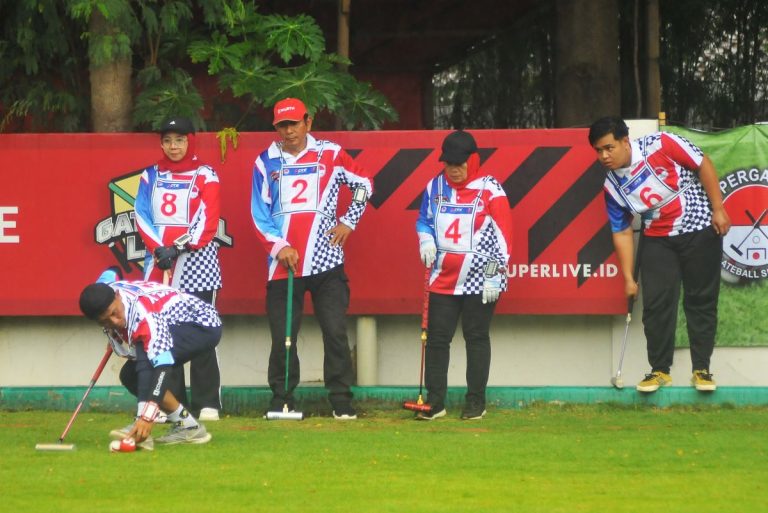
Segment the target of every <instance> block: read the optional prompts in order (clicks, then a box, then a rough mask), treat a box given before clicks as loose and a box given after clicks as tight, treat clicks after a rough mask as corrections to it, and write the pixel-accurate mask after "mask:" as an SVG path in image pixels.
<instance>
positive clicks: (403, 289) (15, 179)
mask: <svg viewBox="0 0 768 513" xmlns="http://www.w3.org/2000/svg"><path fill="white" fill-rule="evenodd" d="M447 133H448V132H446V131H418V132H416V131H414V132H409V131H400V132H330V133H319V132H318V133H316V134H314V135H315V136H317V137H319V138H325V139H330V140H333V141H336V142H338V143H340V144H341V145H342V146H343V147H344V148H345V149H346V150H347V151H348V152H349V153H350V154H351V155H352V156H353V157H354V158H355V160H357V161H358V162H359V163H360V164H361V165H362V166H364V167H365V168H366V169H367V170H368V171H369V172H370V174H371V175H372V176H373V178H374V195H373V196H372V197H371V199H370V205H369V207H368V209H367V210H366V213H365V215H364V216H363V219H362V221H361V223H360V225H359V226H358V227H357V229H356V230H355V232H354V233H353V234H352V236H351V238H350V240H349V242H348V244H347V246H346V248H345V251H346V264H345V267H346V269H347V274H348V275H349V277H350V284H351V288H352V303H351V305H350V313H352V314H416V313H419V312H420V311H421V305H420V302H421V297H422V296H421V287H422V279H423V266H422V264H421V263H420V260H419V252H418V239H417V236H416V232H415V222H416V217H417V214H418V207H419V205H420V201H421V195H422V193H423V190H424V187H425V186H426V183H427V181H428V180H429V179H430V178H431V177H432V176H434V175H435V174H437V173H439V172H440V171H441V165H440V162H438V160H437V158H438V156H439V154H440V151H439V148H440V144H441V142H442V139H443V138H444V137H445V135H446V134H447ZM472 133H473V134H474V135H475V138H476V139H477V142H478V146H479V148H480V150H479V151H480V155H481V161H482V170H484V171H486V172H488V173H490V174H492V175H494V176H495V177H496V178H497V179H498V180H499V181H500V182H501V183H502V184H503V186H504V188H505V190H506V192H507V195H508V197H509V203H510V208H511V209H512V216H513V220H514V233H513V247H512V258H511V262H510V269H509V274H510V285H511V289H510V291H508V292H507V293H505V294H503V295H502V299H501V300H500V303H499V306H498V309H497V312H498V313H502V314H620V313H623V310H624V308H625V305H626V302H625V301H624V299H623V293H622V282H621V279H620V277H619V276H618V270H617V266H616V257H615V255H614V254H613V248H612V244H611V238H610V232H609V230H608V226H607V218H606V214H605V206H604V202H603V196H602V191H601V188H602V181H603V177H604V172H603V171H602V170H601V169H600V166H599V165H598V164H597V163H596V161H595V155H594V151H593V150H592V149H591V148H590V146H589V144H588V143H587V141H586V131H585V130H580V129H573V130H476V131H472ZM274 137H275V134H272V133H243V134H240V137H239V140H238V145H237V149H233V148H232V146H231V145H230V146H229V148H228V150H227V152H226V161H225V162H223V163H222V162H221V151H220V145H219V141H218V139H217V138H216V135H215V134H213V133H202V134H198V136H197V149H198V154H199V155H200V157H201V158H202V159H203V160H204V161H206V162H208V163H209V164H211V165H212V166H213V167H214V168H215V169H216V171H217V173H218V174H219V177H220V179H221V193H222V222H221V224H220V227H219V234H218V238H219V240H220V242H221V243H222V249H221V251H220V256H221V262H222V272H223V279H224V286H223V289H222V291H221V293H220V296H219V300H218V306H219V309H220V310H221V312H222V313H223V314H257V315H263V314H264V307H265V301H264V295H265V280H266V278H265V276H266V254H265V253H264V250H263V249H262V248H261V246H259V245H258V244H257V243H256V239H255V236H254V228H253V226H252V223H251V218H250V210H249V209H250V194H251V172H252V165H253V161H254V160H255V158H256V156H257V155H258V153H259V152H260V151H262V150H263V149H264V148H266V146H267V145H268V144H269V143H270V142H271V141H272V140H273V139H274ZM160 155H161V150H160V144H159V137H158V136H157V135H155V134H71V135H70V134H25V135H13V134H10V135H0V165H2V186H1V187H0V269H2V287H0V315H77V314H79V312H78V307H77V298H78V296H79V293H80V291H81V290H82V288H83V287H84V286H85V285H86V284H87V283H89V282H91V281H93V280H94V279H95V278H96V277H97V276H98V275H99V274H100V272H101V271H102V270H103V269H104V268H106V267H108V266H110V265H115V264H119V265H122V266H123V267H124V269H125V270H126V271H127V272H128V274H127V275H126V276H127V277H128V278H132V279H140V278H141V276H142V273H141V263H142V262H143V256H144V246H143V244H142V242H141V239H140V237H139V236H138V233H137V232H136V227H135V224H134V218H133V213H132V206H133V198H134V196H135V194H136V190H137V188H138V176H139V173H140V170H141V169H143V168H144V167H146V166H148V165H150V164H152V163H153V162H155V161H156V160H157V159H158V158H159V157H160ZM348 201H349V197H348V195H347V196H344V197H343V198H342V201H341V205H340V209H344V208H346V204H347V202H348Z"/></svg>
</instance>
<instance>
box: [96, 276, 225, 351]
mask: <svg viewBox="0 0 768 513" xmlns="http://www.w3.org/2000/svg"><path fill="white" fill-rule="evenodd" d="M109 286H110V287H112V289H114V291H115V292H117V293H118V294H120V300H121V301H122V302H123V306H124V307H125V319H126V328H125V330H124V332H123V333H121V334H120V335H121V336H123V337H124V338H125V340H127V341H128V342H129V343H130V344H132V345H138V344H141V345H142V346H143V347H144V350H145V351H146V352H147V356H149V360H150V361H154V360H155V359H156V358H157V357H158V355H161V354H163V353H165V352H166V351H170V350H171V348H172V347H173V338H172V337H171V331H170V327H171V326H174V325H177V324H180V323H187V322H191V323H195V324H199V325H201V326H209V327H215V326H221V318H220V317H219V314H218V312H217V311H216V309H215V308H214V307H213V306H211V305H210V304H208V303H206V302H205V301H203V300H201V299H199V298H197V297H195V296H193V295H191V294H186V293H184V292H180V291H178V290H176V289H173V288H171V287H167V286H165V285H161V284H159V283H155V282H148V281H116V282H113V283H110V284H109Z"/></svg>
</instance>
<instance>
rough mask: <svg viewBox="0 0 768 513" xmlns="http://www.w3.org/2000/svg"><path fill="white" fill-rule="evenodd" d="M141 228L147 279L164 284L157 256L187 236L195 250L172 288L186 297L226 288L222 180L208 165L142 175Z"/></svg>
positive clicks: (182, 260)
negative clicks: (219, 238) (220, 234)
mask: <svg viewBox="0 0 768 513" xmlns="http://www.w3.org/2000/svg"><path fill="white" fill-rule="evenodd" d="M134 208H135V210H136V225H137V227H138V230H139V233H140V234H141V238H142V240H143V241H144V245H145V246H146V248H147V255H146V257H145V260H144V279H146V280H151V281H162V277H163V271H161V270H160V269H157V268H156V267H155V265H154V264H155V262H154V259H153V258H152V255H153V253H154V251H155V249H157V248H158V247H160V246H170V245H172V244H173V242H174V241H175V240H176V239H178V238H179V237H180V236H182V235H184V234H185V233H189V235H190V236H191V237H192V240H191V241H190V243H189V244H188V247H189V248H190V249H191V251H188V252H185V253H182V254H181V255H179V258H177V259H176V265H175V267H173V268H172V269H171V270H172V272H173V278H172V279H173V281H172V282H171V285H173V286H174V287H176V288H178V289H180V290H184V291H186V292H200V291H207V290H218V289H220V288H221V269H220V267H219V258H218V250H219V244H218V242H216V241H215V240H214V236H215V235H216V232H217V230H218V227H219V216H220V203H219V177H218V176H217V175H216V172H215V171H214V170H213V169H212V168H210V167H209V166H206V165H201V166H199V167H197V168H195V169H190V170H189V171H182V172H171V171H167V170H165V171H164V170H162V169H158V166H156V165H155V166H150V167H148V168H146V169H145V170H144V172H142V174H141V181H140V182H139V191H138V194H137V195H136V203H135V205H134Z"/></svg>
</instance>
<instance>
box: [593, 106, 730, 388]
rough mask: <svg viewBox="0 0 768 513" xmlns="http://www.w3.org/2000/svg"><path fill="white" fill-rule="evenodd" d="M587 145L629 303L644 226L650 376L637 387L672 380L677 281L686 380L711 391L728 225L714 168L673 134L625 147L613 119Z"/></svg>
mask: <svg viewBox="0 0 768 513" xmlns="http://www.w3.org/2000/svg"><path fill="white" fill-rule="evenodd" d="M589 143H590V144H591V145H592V147H593V148H595V150H596V151H597V155H598V159H599V160H600V163H601V164H603V165H604V166H605V167H606V168H607V176H606V180H605V198H606V206H607V209H608V217H609V220H610V225H611V230H612V231H613V244H614V247H615V249H616V254H617V256H618V258H619V266H620V267H621V271H622V274H623V276H624V283H625V285H624V289H625V293H626V294H627V296H628V297H629V296H635V295H636V294H637V283H636V282H635V278H634V277H633V269H634V265H633V262H634V258H635V257H634V249H633V246H634V237H633V233H632V227H631V222H632V217H633V216H634V215H635V214H639V215H640V216H641V219H642V222H643V234H642V235H641V237H643V244H642V245H641V249H640V250H639V252H640V254H639V255H638V256H637V257H636V258H638V259H639V260H640V278H641V283H642V285H643V326H644V329H645V336H646V339H647V344H648V362H649V363H650V364H651V372H650V373H649V374H647V375H646V376H645V378H644V379H643V380H642V381H641V382H640V383H639V384H638V385H637V389H638V390H639V391H640V392H655V391H656V390H658V389H659V387H661V386H665V385H668V384H670V383H671V382H672V378H671V377H670V375H669V372H670V368H671V366H672V359H673V356H674V350H675V330H676V327H677V305H678V300H679V297H680V285H681V283H682V287H683V308H684V310H685V317H686V320H687V324H688V339H689V342H690V346H691V362H692V366H693V376H692V378H691V382H692V384H693V385H694V386H695V387H696V389H697V390H702V391H712V390H715V388H716V385H715V382H714V380H713V379H712V375H711V374H710V372H709V364H710V359H711V356H712V352H713V350H714V347H715V335H716V332H717V299H718V296H719V291H720V259H721V256H722V239H721V237H722V236H723V235H725V234H726V233H727V232H728V230H729V228H730V226H731V222H730V219H729V218H728V214H727V213H726V211H725V208H724V207H723V198H722V195H721V193H720V188H719V183H718V178H717V173H716V171H715V167H714V165H713V164H712V162H711V161H710V160H709V158H708V157H707V156H706V155H704V154H703V153H702V151H701V150H700V149H699V148H697V147H696V146H694V145H693V144H691V143H690V142H689V141H687V140H685V139H683V138H682V137H679V136H676V135H674V134H668V133H662V132H659V133H654V134H651V135H647V136H645V137H641V138H639V139H637V140H634V141H630V140H629V129H628V128H627V125H626V124H625V123H624V121H623V120H622V119H619V118H612V117H609V118H603V119H600V120H598V121H596V122H595V123H594V124H593V125H592V126H591V128H590V130H589Z"/></svg>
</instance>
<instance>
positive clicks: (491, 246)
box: [462, 223, 507, 294]
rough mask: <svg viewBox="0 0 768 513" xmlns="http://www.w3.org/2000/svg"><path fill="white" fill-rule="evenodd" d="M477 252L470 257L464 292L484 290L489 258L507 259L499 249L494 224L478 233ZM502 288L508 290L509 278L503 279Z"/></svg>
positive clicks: (502, 260)
mask: <svg viewBox="0 0 768 513" xmlns="http://www.w3.org/2000/svg"><path fill="white" fill-rule="evenodd" d="M475 237H476V239H477V246H476V249H477V252H476V253H474V254H473V255H472V256H471V257H470V258H471V260H470V262H469V264H468V271H467V274H466V278H465V279H464V284H463V288H462V293H463V294H480V293H482V292H483V283H484V282H485V266H486V264H487V263H488V261H489V260H495V261H496V262H497V263H498V262H504V261H505V259H504V257H503V255H501V252H500V251H499V241H498V237H497V235H496V230H495V229H494V226H493V224H490V223H489V224H487V225H486V226H485V227H484V228H483V229H482V230H480V231H479V232H478V233H477V234H476V235H475ZM502 290H507V280H506V278H503V279H502Z"/></svg>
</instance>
